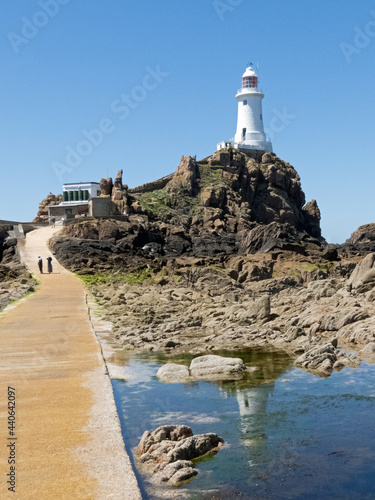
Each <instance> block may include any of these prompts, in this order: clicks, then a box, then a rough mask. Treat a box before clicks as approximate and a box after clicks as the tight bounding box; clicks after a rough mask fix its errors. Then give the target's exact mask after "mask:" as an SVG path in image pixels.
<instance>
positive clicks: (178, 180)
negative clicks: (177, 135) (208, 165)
mask: <svg viewBox="0 0 375 500" xmlns="http://www.w3.org/2000/svg"><path fill="white" fill-rule="evenodd" d="M198 175H199V170H198V165H197V162H196V159H195V158H192V157H191V156H183V157H182V158H181V162H180V165H179V166H178V168H177V170H176V172H175V174H174V176H173V178H172V179H171V180H170V181H169V183H168V184H167V187H166V189H167V191H169V192H171V193H173V194H174V195H175V196H176V195H178V194H179V193H180V194H183V195H188V196H192V195H193V194H195V193H196V192H197V189H198V185H197V178H198ZM176 201H177V200H176Z"/></svg>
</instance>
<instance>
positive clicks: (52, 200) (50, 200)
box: [33, 193, 62, 222]
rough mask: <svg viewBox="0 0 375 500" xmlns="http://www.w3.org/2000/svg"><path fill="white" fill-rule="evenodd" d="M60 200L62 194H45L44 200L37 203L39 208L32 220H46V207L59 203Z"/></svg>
mask: <svg viewBox="0 0 375 500" xmlns="http://www.w3.org/2000/svg"><path fill="white" fill-rule="evenodd" d="M61 202H62V195H61V194H58V195H55V194H52V193H50V194H49V195H47V197H46V198H44V200H42V201H41V202H40V203H39V210H38V213H37V216H36V217H35V218H34V219H33V222H47V221H48V207H50V206H52V205H60V203H61Z"/></svg>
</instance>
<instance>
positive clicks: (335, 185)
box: [0, 0, 375, 243]
mask: <svg viewBox="0 0 375 500" xmlns="http://www.w3.org/2000/svg"><path fill="white" fill-rule="evenodd" d="M253 19H255V20H256V22H251V21H252V20H253ZM244 20H250V23H249V22H248V21H245V22H244ZM0 29H1V34H2V37H1V40H2V51H1V54H2V55H1V57H2V66H3V68H4V70H3V71H4V74H5V75H7V78H6V79H3V81H2V83H1V85H2V96H3V99H2V104H3V119H2V120H1V126H2V138H3V142H2V148H1V151H2V154H1V171H2V173H3V185H4V186H7V189H6V190H3V191H5V192H3V196H2V201H1V206H0V208H1V211H0V218H1V219H4V220H13V221H16V220H20V221H25V222H29V221H30V220H32V219H33V218H34V217H35V216H36V214H37V211H38V205H39V203H40V202H41V201H42V200H43V199H44V198H45V197H46V196H47V194H48V193H49V192H52V193H54V194H58V193H61V192H62V184H64V183H74V182H81V181H85V180H87V179H91V180H92V181H93V182H99V181H100V179H101V178H102V177H109V176H110V177H112V178H114V177H115V176H116V173H117V171H118V170H119V169H122V170H123V172H124V174H123V182H124V184H128V185H129V187H135V186H138V185H141V184H144V183H147V182H150V181H152V180H155V179H158V178H161V177H164V176H165V175H168V174H170V173H172V172H174V171H175V170H176V168H177V166H178V164H179V162H180V159H181V156H182V155H186V156H189V155H191V156H194V155H197V159H198V160H199V159H203V158H205V157H207V156H209V155H210V154H212V153H213V152H214V151H215V149H216V145H217V144H218V143H219V142H220V141H224V140H230V139H231V138H232V137H233V136H234V134H235V129H236V119H237V102H236V99H235V94H236V91H237V89H238V88H240V87H241V77H242V73H243V72H244V71H245V68H246V67H247V66H248V65H249V61H252V62H253V63H254V67H256V66H257V63H259V68H260V69H259V79H260V87H261V88H262V89H263V92H264V94H265V97H264V99H263V117H264V126H265V130H266V132H268V134H269V135H271V140H272V144H273V150H274V152H275V154H276V155H277V156H279V157H280V158H282V159H283V160H284V161H287V162H289V163H290V164H291V165H293V167H294V168H295V169H296V170H297V172H298V174H299V175H300V177H301V185H302V189H303V191H304V192H305V195H306V202H308V201H310V200H311V199H316V200H317V203H318V206H319V208H320V211H321V215H322V220H321V228H322V235H323V237H325V239H326V240H327V242H328V243H343V242H344V241H345V240H346V239H348V238H349V237H350V235H351V233H353V231H355V230H356V229H357V228H358V227H359V226H361V225H364V224H368V223H371V222H373V219H374V218H373V216H372V213H374V211H375V200H374V199H373V197H372V190H371V188H372V178H373V177H372V175H373V174H372V168H371V167H372V165H371V160H370V158H371V157H372V154H373V146H372V145H373V126H372V120H373V118H372V117H373V115H374V111H375V102H374V100H373V98H372V94H373V81H374V77H375V68H374V65H373V59H374V52H375V40H374V39H375V6H374V3H373V2H372V1H370V0H364V1H363V2H361V4H360V5H357V4H343V3H342V2H339V1H338V0H331V2H330V3H329V4H327V2H323V1H322V0H316V1H315V2H314V3H313V4H304V5H301V2H298V0H292V1H291V2H289V3H288V5H280V3H279V2H277V0H269V1H268V2H266V3H265V2H261V1H260V0H252V1H251V2H250V1H246V0H220V1H219V0H213V1H211V0H210V1H209V2H205V3H202V2H199V1H198V0H192V1H191V2H190V4H189V5H186V4H179V5H176V3H175V2H172V1H171V0H167V1H166V2H165V3H164V4H163V8H160V6H158V5H155V4H154V3H153V2H150V0H141V1H139V2H137V3H136V4H135V3H127V4H124V3H123V2H121V1H120V0H114V1H113V2H111V4H110V5H103V4H99V3H95V4H92V3H90V2H89V1H88V0H83V1H81V2H80V4H79V5H78V4H77V3H74V2H72V1H71V0H35V1H32V2H30V1H26V0H21V1H20V2H18V3H17V5H12V7H11V8H8V9H7V10H6V12H5V13H4V15H3V16H2V18H1V20H0ZM249 35H251V36H249ZM275 49H276V50H277V53H276V54H275ZM275 75H276V77H275ZM93 131H94V132H93ZM82 141H86V143H87V142H88V143H89V144H91V145H92V147H87V144H86V149H85V148H84V147H82V148H81V149H80V148H78V149H77V146H79V144H80V143H81V142H82ZM78 151H79V152H78ZM79 153H81V154H79ZM69 154H70V155H71V158H72V162H71V164H69V165H68V163H67V162H66V157H67V155H69ZM74 160H75V162H74ZM64 166H65V169H64ZM14 200H17V204H16V206H13V204H14Z"/></svg>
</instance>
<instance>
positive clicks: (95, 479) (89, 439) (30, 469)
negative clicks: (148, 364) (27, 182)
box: [0, 228, 141, 500]
mask: <svg viewBox="0 0 375 500" xmlns="http://www.w3.org/2000/svg"><path fill="white" fill-rule="evenodd" d="M54 231H56V230H54V229H51V228H42V229H38V230H36V231H33V232H31V233H29V234H28V235H27V238H26V240H23V241H21V242H20V243H21V245H23V248H21V251H22V255H23V259H24V262H25V263H26V265H27V266H28V267H29V268H30V270H31V271H32V272H34V273H35V274H36V275H38V272H37V265H36V262H37V257H38V255H41V256H42V257H43V259H44V263H45V268H46V260H45V259H46V257H47V256H48V255H50V252H49V251H48V249H47V241H48V239H49V238H50V237H51V235H52V234H53V232H54ZM53 263H54V269H53V271H54V272H53V274H50V275H48V274H43V275H40V281H41V286H40V287H39V289H38V291H37V293H35V294H33V295H31V296H30V297H28V298H27V299H23V300H22V301H21V303H19V304H18V305H16V306H15V307H12V306H11V308H10V310H8V311H7V312H6V314H5V315H4V316H3V317H1V318H0V383H1V385H0V387H1V391H0V438H1V439H0V443H1V450H0V470H1V476H0V482H1V484H0V498H1V499H4V498H13V499H21V500H23V499H35V500H48V499H53V500H58V499H81V498H85V499H108V498H109V499H126V500H133V499H140V498H141V495H140V493H139V490H138V485H137V482H136V479H135V476H134V473H133V471H132V467H131V464H130V461H129V458H128V456H127V454H126V451H125V448H124V444H123V440H122V435H121V430H120V424H119V421H118V417H117V411H116V406H115V403H114V399H113V393H112V387H111V383H110V380H109V377H108V376H107V375H106V370H105V365H104V362H103V359H102V356H101V352H100V346H99V344H98V342H97V340H96V338H95V336H94V334H93V332H92V329H91V325H90V322H89V318H88V314H87V307H86V304H85V291H84V288H83V285H82V283H81V282H80V280H79V279H78V278H76V277H75V276H74V275H73V274H72V273H70V272H68V271H66V270H65V269H64V268H63V267H62V266H60V265H59V264H58V263H57V262H56V261H55V260H54V261H53ZM8 386H10V387H13V388H15V392H16V425H15V436H14V437H15V438H17V439H16V440H15V451H16V457H15V460H16V487H15V491H16V493H15V494H14V493H12V492H10V491H8V487H9V486H10V485H9V484H6V479H5V474H6V473H9V472H10V466H11V465H10V464H8V456H9V453H10V451H11V448H10V447H7V442H8V443H11V442H12V441H11V440H10V439H7V438H9V437H10V436H9V430H8V423H7V417H8V415H7V413H8V409H7V397H8V395H7V388H8ZM8 478H9V476H8Z"/></svg>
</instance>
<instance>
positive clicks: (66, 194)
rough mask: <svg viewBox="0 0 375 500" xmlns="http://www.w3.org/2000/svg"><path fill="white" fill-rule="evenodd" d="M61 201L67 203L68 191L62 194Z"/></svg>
mask: <svg viewBox="0 0 375 500" xmlns="http://www.w3.org/2000/svg"><path fill="white" fill-rule="evenodd" d="M63 201H69V193H68V191H64V192H63Z"/></svg>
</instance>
